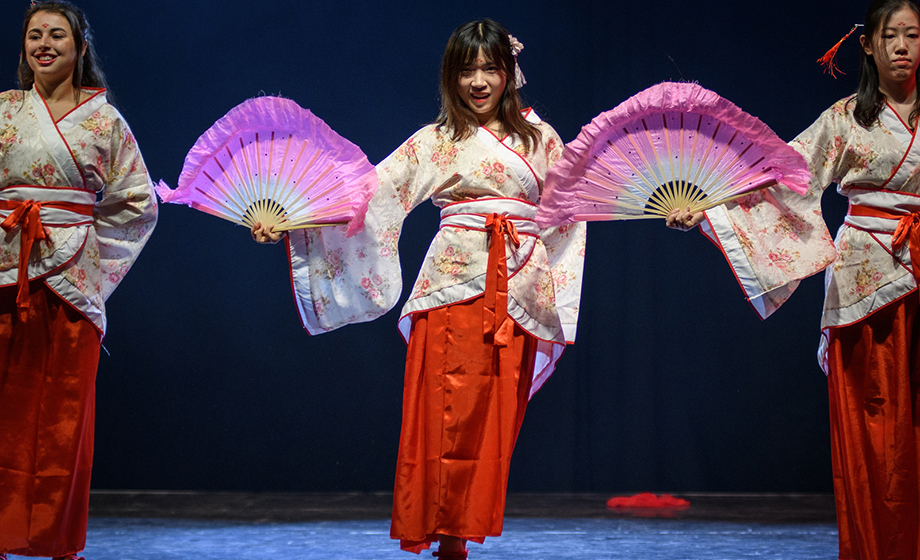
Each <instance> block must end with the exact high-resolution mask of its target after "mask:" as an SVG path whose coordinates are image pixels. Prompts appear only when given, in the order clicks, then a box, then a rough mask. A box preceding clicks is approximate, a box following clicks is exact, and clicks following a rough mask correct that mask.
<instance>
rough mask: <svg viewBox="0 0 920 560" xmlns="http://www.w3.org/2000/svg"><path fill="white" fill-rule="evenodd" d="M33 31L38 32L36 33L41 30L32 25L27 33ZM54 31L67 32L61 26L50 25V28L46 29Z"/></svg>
mask: <svg viewBox="0 0 920 560" xmlns="http://www.w3.org/2000/svg"><path fill="white" fill-rule="evenodd" d="M33 31H35V32H38V33H41V32H42V30H41V29H39V28H37V27H33V28H32V29H30V30H29V33H32V32H33ZM55 31H63V32H64V33H67V30H66V29H64V28H63V27H52V28H51V29H49V30H48V32H49V33H54V32H55Z"/></svg>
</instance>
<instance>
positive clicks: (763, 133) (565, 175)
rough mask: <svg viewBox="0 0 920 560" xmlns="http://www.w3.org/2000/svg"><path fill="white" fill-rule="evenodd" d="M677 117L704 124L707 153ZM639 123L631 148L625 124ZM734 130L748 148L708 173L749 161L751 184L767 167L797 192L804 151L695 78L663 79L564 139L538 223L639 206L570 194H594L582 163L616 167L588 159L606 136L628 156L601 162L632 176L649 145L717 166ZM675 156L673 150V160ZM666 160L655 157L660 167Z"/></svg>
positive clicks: (804, 186)
mask: <svg viewBox="0 0 920 560" xmlns="http://www.w3.org/2000/svg"><path fill="white" fill-rule="evenodd" d="M682 120H683V122H684V123H694V124H697V123H698V124H699V126H700V134H704V133H705V132H706V131H707V130H708V131H709V132H714V134H713V135H712V136H713V137H714V138H715V139H716V141H715V144H714V146H713V149H712V150H711V152H710V153H709V154H708V157H706V158H704V157H702V153H701V152H702V150H700V148H699V146H697V147H696V151H695V152H691V149H692V147H693V146H694V143H693V141H692V140H693V137H694V134H695V130H693V131H691V132H688V133H686V134H684V135H682V134H681V133H680V125H681V122H682ZM643 121H644V123H645V125H643ZM664 123H667V125H666V126H665V125H664ZM643 126H647V127H648V129H649V132H650V135H644V134H643V135H640V136H642V137H644V138H651V140H647V141H645V144H644V145H641V144H640V145H639V147H640V149H641V151H642V152H644V153H643V155H642V156H639V154H637V153H636V150H635V149H634V148H635V145H633V144H630V143H629V140H627V139H625V138H626V134H627V131H628V130H640V131H641V130H642V128H641V127H643ZM637 127H639V128H637ZM716 127H718V128H716ZM735 133H737V135H735ZM682 136H683V137H682ZM733 138H734V140H733V143H732V146H733V147H737V146H744V147H747V146H750V149H749V150H748V151H747V152H746V153H745V154H744V155H743V156H742V158H741V160H738V161H736V160H734V159H733V158H728V157H726V158H723V160H722V161H720V162H718V165H719V166H721V168H716V169H714V172H715V173H721V172H723V171H729V170H727V169H726V167H727V166H729V165H730V164H731V163H734V165H735V166H737V167H738V168H741V167H743V166H745V165H755V164H756V165H755V167H756V170H757V174H758V180H759V182H758V184H763V183H764V182H766V181H760V179H763V177H764V176H765V175H766V176H769V177H770V178H772V179H773V180H775V181H776V182H778V183H781V184H783V185H785V186H786V187H788V188H789V189H791V190H793V191H795V192H797V193H799V194H804V193H805V192H806V191H807V190H808V181H809V178H810V174H809V172H808V167H807V165H806V163H805V160H804V158H803V157H802V156H801V155H800V154H799V153H798V152H796V151H795V150H794V149H792V148H791V147H790V146H789V145H787V144H786V143H785V142H784V141H783V140H782V139H780V138H779V137H778V136H777V135H776V134H775V133H774V132H773V131H772V130H771V129H770V128H769V127H768V126H767V125H766V124H764V123H763V122H762V121H760V120H759V119H757V118H756V117H753V116H751V115H749V114H748V113H745V112H744V111H742V110H741V109H740V108H739V107H738V106H737V105H735V104H734V103H732V102H731V101H729V100H727V99H725V98H723V97H720V96H719V95H718V94H716V93H715V92H713V91H710V90H707V89H705V88H703V87H701V86H700V85H699V84H693V83H676V82H665V83H661V84H658V85H655V86H652V87H650V88H648V89H646V90H645V91H642V92H640V93H638V94H636V95H634V96H633V97H630V98H629V99H627V100H626V101H624V102H623V103H621V104H620V105H618V106H617V107H616V108H614V109H612V110H610V111H607V112H604V113H601V114H600V115H598V116H597V117H595V118H594V119H593V120H592V121H591V122H590V123H589V124H587V125H586V126H584V127H583V128H582V130H581V133H580V134H579V135H578V137H577V138H575V140H573V141H572V142H571V143H569V144H568V145H567V146H566V149H565V153H564V154H563V156H562V158H561V159H560V160H559V162H558V163H556V165H555V166H554V167H553V168H552V169H550V171H549V173H548V174H547V177H546V183H545V186H544V191H543V197H542V200H541V203H540V208H539V211H538V213H537V223H538V224H540V225H541V226H542V227H550V226H555V225H560V224H563V223H567V222H575V221H582V220H586V219H590V218H588V217H586V216H588V215H592V214H602V213H606V214H610V213H623V214H641V212H639V211H635V210H624V209H622V208H618V207H616V205H615V204H598V203H596V202H591V201H589V200H584V199H581V198H579V197H578V196H577V195H578V194H579V193H580V194H587V195H589V196H591V195H593V196H597V193H598V190H597V186H596V185H593V184H592V183H591V182H590V181H588V180H586V179H585V173H586V171H589V170H591V169H594V170H595V171H599V172H601V173H604V174H605V175H607V176H610V177H615V174H613V173H609V172H608V171H607V170H605V169H601V168H600V167H599V165H598V164H597V162H596V159H595V156H600V155H601V153H602V152H604V151H605V150H607V149H608V146H610V144H614V145H619V146H620V152H621V153H622V154H624V155H625V156H626V159H628V160H629V161H623V159H622V158H619V160H618V161H613V162H611V161H610V160H609V159H608V160H607V163H608V165H612V166H613V167H614V169H615V170H616V171H617V173H621V174H622V175H625V176H630V175H632V176H636V170H637V167H639V168H641V165H642V159H641V158H642V157H646V158H649V159H652V160H653V159H654V156H653V155H649V153H651V151H652V150H654V149H661V148H663V147H665V146H666V145H668V144H669V145H670V147H671V148H672V152H671V153H672V154H673V153H675V152H674V151H673V149H678V150H679V153H680V154H681V156H680V157H681V158H684V159H681V160H680V161H681V162H684V163H683V165H693V166H696V168H699V167H704V166H706V165H710V164H712V165H713V166H714V167H718V166H716V165H715V162H716V158H715V154H718V150H719V149H723V148H724V147H725V146H726V145H727V143H728V141H729V140H731V139H733ZM733 149H734V148H733ZM607 156H609V153H608V154H607ZM760 158H762V161H759V162H758V159H760ZM677 160H678V158H676V157H675V161H677ZM672 163H673V162H671V163H669V162H662V164H663V167H664V168H667V167H668V165H671V164H672ZM694 169H695V168H694ZM649 180H650V181H651V180H652V179H651V178H650V179H649ZM654 183H655V184H661V183H662V181H661V180H654ZM752 186H756V185H752ZM576 217H578V218H576ZM598 219H604V218H598Z"/></svg>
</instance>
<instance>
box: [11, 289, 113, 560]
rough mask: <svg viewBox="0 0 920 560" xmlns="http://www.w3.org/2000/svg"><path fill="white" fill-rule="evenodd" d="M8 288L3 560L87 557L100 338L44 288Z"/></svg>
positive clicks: (87, 321) (63, 303) (82, 319)
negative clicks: (21, 306) (8, 556)
mask: <svg viewBox="0 0 920 560" xmlns="http://www.w3.org/2000/svg"><path fill="white" fill-rule="evenodd" d="M29 288H30V289H29V291H30V298H31V299H30V302H31V303H30V308H29V315H28V320H27V321H25V322H21V321H19V320H18V318H17V314H16V290H17V287H16V286H10V287H5V288H0V449H2V450H3V451H2V453H0V552H7V553H12V554H17V555H23V556H63V555H65V554H69V553H75V552H79V551H81V550H83V548H84V547H85V545H86V519H87V515H88V509H89V480H90V469H91V467H92V461H93V409H94V403H95V382H96V368H97V366H98V364H99V347H100V339H99V332H98V331H97V330H96V327H95V326H94V325H93V324H92V323H91V322H90V321H89V320H87V319H86V318H85V317H84V316H83V315H82V314H80V313H79V312H78V311H76V310H75V309H74V308H73V307H72V306H71V305H70V304H69V303H67V302H66V301H64V300H63V299H62V298H61V297H60V296H58V295H57V294H56V293H54V292H53V291H52V290H51V289H50V288H48V287H47V286H46V285H45V284H44V282H39V281H34V282H31V284H30V287H29Z"/></svg>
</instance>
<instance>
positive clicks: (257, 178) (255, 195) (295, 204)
mask: <svg viewBox="0 0 920 560" xmlns="http://www.w3.org/2000/svg"><path fill="white" fill-rule="evenodd" d="M376 187H377V174H376V171H375V169H374V167H373V166H372V165H371V164H370V163H369V162H368V161H367V158H366V157H365V156H364V154H363V153H362V152H361V150H360V149H358V147H357V146H355V145H354V144H352V143H350V142H348V140H345V139H344V138H342V137H341V136H339V135H338V134H336V133H335V132H334V131H333V130H332V129H330V128H329V127H328V126H326V124H325V123H324V122H323V121H322V120H320V119H319V118H317V117H316V116H315V115H313V114H312V113H311V112H310V111H307V110H306V109H303V108H301V107H300V106H298V105H297V104H296V103H295V102H293V101H291V100H289V99H283V98H278V97H260V98H256V99H250V100H248V101H246V102H244V103H242V104H241V105H239V106H237V107H235V108H234V109H232V110H231V111H230V112H229V113H227V114H226V115H225V116H224V117H223V118H221V119H220V120H218V121H217V122H216V123H215V124H214V125H213V126H212V127H211V128H209V129H208V130H207V131H206V132H205V133H204V134H203V135H202V136H201V137H200V138H199V139H198V142H196V143H195V146H194V147H192V149H191V150H190V151H189V154H188V156H187V157H186V159H185V165H184V166H183V168H182V174H181V175H180V177H179V186H178V188H177V189H176V190H175V191H173V190H170V189H169V188H168V187H166V186H165V185H163V184H161V185H160V186H158V187H157V194H159V196H160V198H161V199H163V201H164V202H172V203H181V204H187V205H189V206H191V207H192V208H195V209H197V210H201V211H203V212H207V213H208V214H211V215H214V216H217V217H220V218H223V219H225V220H229V221H231V222H234V223H237V224H241V225H245V226H246V227H249V228H251V227H252V226H253V225H255V224H256V223H261V224H262V225H263V226H272V227H273V229H274V231H287V230H291V229H299V228H307V227H319V226H326V225H344V224H348V232H349V234H352V233H355V232H357V231H360V229H361V227H362V226H363V220H364V214H365V212H366V211H367V203H368V201H369V200H370V198H371V196H372V195H373V193H374V191H375V190H376Z"/></svg>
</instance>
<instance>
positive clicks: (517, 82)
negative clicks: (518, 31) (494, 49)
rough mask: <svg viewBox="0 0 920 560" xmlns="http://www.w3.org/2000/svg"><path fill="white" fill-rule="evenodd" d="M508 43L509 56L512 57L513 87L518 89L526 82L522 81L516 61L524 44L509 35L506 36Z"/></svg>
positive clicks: (522, 76)
mask: <svg viewBox="0 0 920 560" xmlns="http://www.w3.org/2000/svg"><path fill="white" fill-rule="evenodd" d="M508 42H509V43H511V54H513V55H514V87H516V88H518V89H520V88H521V86H523V85H524V84H526V83H527V80H525V79H524V73H523V72H521V65H520V64H518V61H517V56H518V55H519V54H520V53H521V51H522V50H524V44H523V43H521V42H520V41H518V40H517V39H516V38H515V37H514V35H511V34H510V33H509V34H508Z"/></svg>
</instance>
